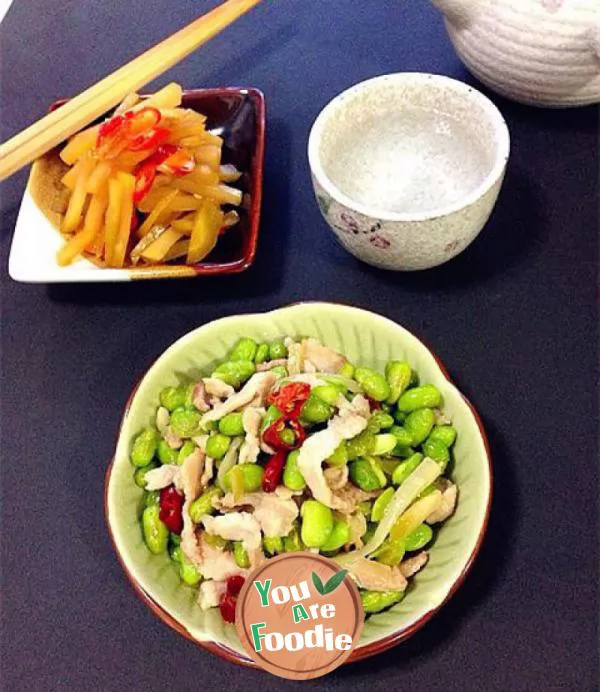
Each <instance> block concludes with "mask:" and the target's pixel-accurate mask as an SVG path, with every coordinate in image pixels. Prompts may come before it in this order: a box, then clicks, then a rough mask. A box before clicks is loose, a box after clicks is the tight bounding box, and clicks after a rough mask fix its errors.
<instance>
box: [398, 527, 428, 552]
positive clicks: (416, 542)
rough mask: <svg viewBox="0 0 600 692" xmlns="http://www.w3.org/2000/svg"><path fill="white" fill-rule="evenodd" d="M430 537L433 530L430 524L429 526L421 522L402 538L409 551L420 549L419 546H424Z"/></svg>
mask: <svg viewBox="0 0 600 692" xmlns="http://www.w3.org/2000/svg"><path fill="white" fill-rule="evenodd" d="M432 538H433V531H432V530H431V526H429V524H421V526H417V528H416V529H415V530H414V531H411V533H409V534H408V536H406V538H405V539H404V543H405V545H406V550H408V551H409V552H410V551H413V550H421V548H424V547H425V546H426V545H427V544H428V543H429V542H430V541H431V539H432Z"/></svg>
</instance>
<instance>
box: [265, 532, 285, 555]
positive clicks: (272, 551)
mask: <svg viewBox="0 0 600 692" xmlns="http://www.w3.org/2000/svg"><path fill="white" fill-rule="evenodd" d="M263 549H264V551H265V553H266V554H267V555H269V556H270V557H273V555H279V554H280V553H283V539H282V538H280V537H279V536H265V537H264V538H263Z"/></svg>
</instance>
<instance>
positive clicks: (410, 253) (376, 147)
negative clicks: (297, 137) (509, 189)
mask: <svg viewBox="0 0 600 692" xmlns="http://www.w3.org/2000/svg"><path fill="white" fill-rule="evenodd" d="M509 150H510V138H509V134H508V128H507V126H506V123H505V122H504V119H503V118H502V115H501V114H500V112H499V111H498V109H497V108H496V107H495V106H494V104H493V103H492V102H491V101H490V100H489V99H487V98H486V97H485V96H483V94H481V93H480V92H478V91H477V90H476V89H473V88H472V87H470V86H468V85H466V84H463V83H462V82H459V81H456V80H454V79H450V78H448V77H443V76H441V75H431V74H423V73H399V74H391V75H385V76H382V77H376V78H375V79H370V80H368V81H366V82H361V83H360V84H357V85H355V86H353V87H352V88H350V89H348V90H347V91H344V92H343V93H342V94H340V95H339V96H337V97H336V98H334V99H333V101H331V102H330V103H329V104H328V105H327V106H326V107H325V108H324V109H323V110H322V111H321V113H320V114H319V116H318V117H317V119H316V121H315V123H314V125H313V127H312V130H311V132H310V137H309V142H308V158H309V163H310V169H311V175H312V181H313V186H314V190H315V194H316V197H317V202H318V204H319V208H320V209H321V213H322V214H323V217H324V218H325V221H327V223H328V224H329V226H330V228H331V229H332V231H333V232H334V233H335V235H336V236H337V238H338V239H339V241H340V242H341V244H342V245H343V246H344V248H346V250H348V251H349V252H350V253H352V254H353V255H354V256H355V257H357V258H358V259H360V260H363V261H364V262H367V263H368V264H372V265H374V266H376V267H381V268H383V269H395V270H402V271H412V270H417V269H428V268H430V267H435V266H437V265H440V264H443V263H444V262H447V261H448V260H450V259H452V258H453V257H455V256H456V255H458V254H459V253H460V252H462V251H463V250H464V249H465V248H466V247H467V246H468V245H469V244H470V243H471V242H472V241H473V240H474V239H475V238H476V236H477V235H478V234H479V232H480V231H481V229H482V228H483V226H484V225H485V223H486V221H487V220H488V218H489V216H490V214H491V212H492V209H493V207H494V204H495V202H496V199H497V198H498V193H499V191H500V187H501V185H502V181H503V179H504V172H505V169H506V163H507V161H508V156H509Z"/></svg>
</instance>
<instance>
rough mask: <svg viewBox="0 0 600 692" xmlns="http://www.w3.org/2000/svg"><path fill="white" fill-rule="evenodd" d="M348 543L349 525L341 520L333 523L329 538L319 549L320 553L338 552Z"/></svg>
mask: <svg viewBox="0 0 600 692" xmlns="http://www.w3.org/2000/svg"><path fill="white" fill-rule="evenodd" d="M349 542H350V524H348V522H347V521H344V520H343V519H339V520H337V521H334V522H333V528H332V529H331V533H330V534H329V538H328V539H327V540H326V541H325V543H323V545H322V546H321V547H320V551H321V552H322V553H331V552H333V551H335V550H339V549H340V548H341V547H343V546H344V545H346V543H349Z"/></svg>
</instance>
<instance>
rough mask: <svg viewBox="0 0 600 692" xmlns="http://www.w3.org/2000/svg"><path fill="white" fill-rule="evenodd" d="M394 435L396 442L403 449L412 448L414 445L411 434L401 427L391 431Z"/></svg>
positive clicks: (396, 426)
mask: <svg viewBox="0 0 600 692" xmlns="http://www.w3.org/2000/svg"><path fill="white" fill-rule="evenodd" d="M390 432H391V433H392V435H394V437H395V438H396V442H397V443H398V444H399V445H400V446H401V447H410V446H411V445H412V443H413V441H412V435H411V433H410V432H409V431H408V430H407V429H406V428H404V427H402V426H401V425H394V426H393V427H392V429H391V430H390Z"/></svg>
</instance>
